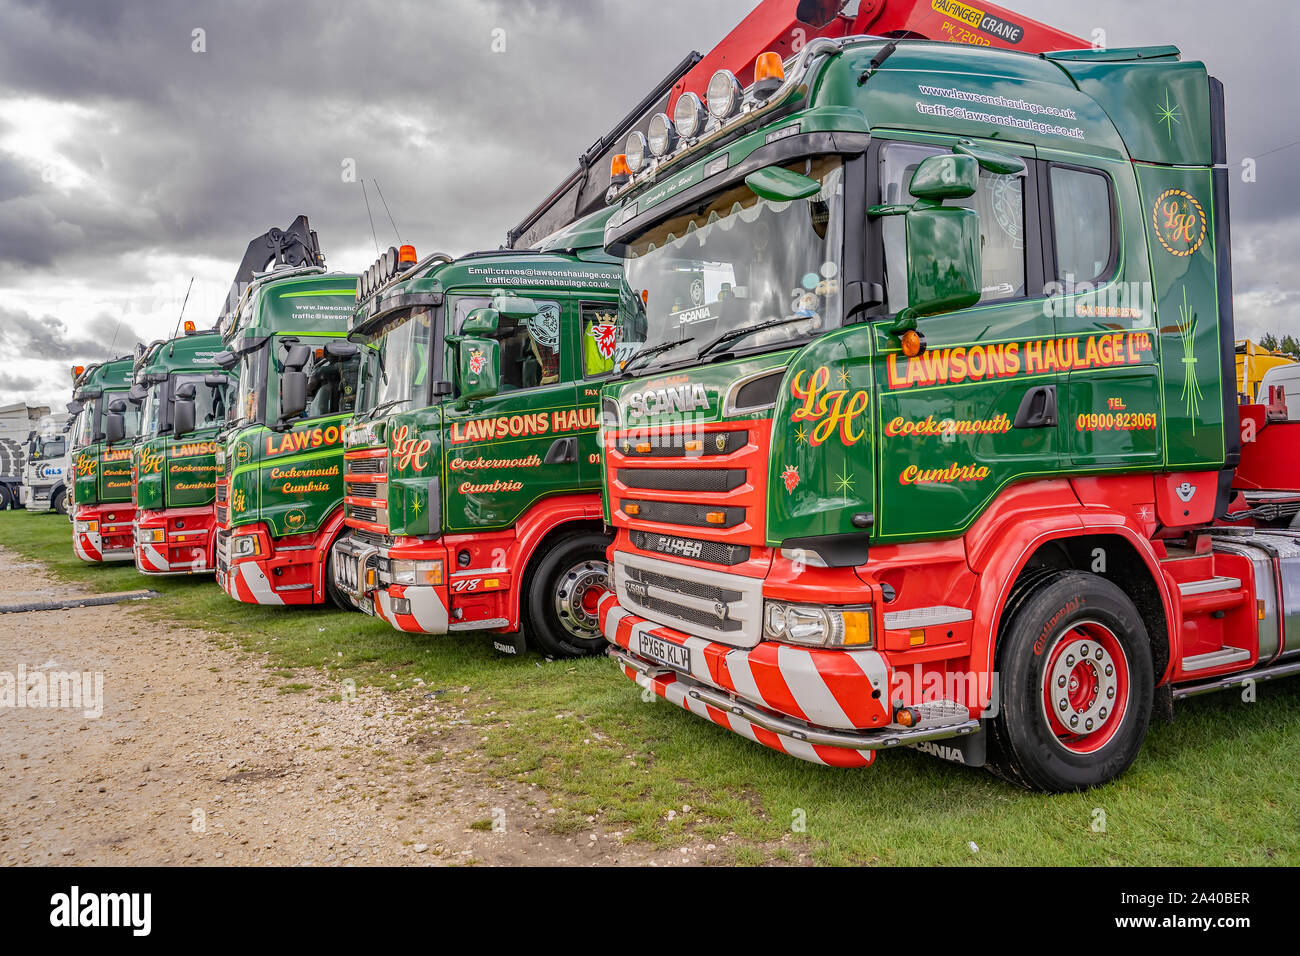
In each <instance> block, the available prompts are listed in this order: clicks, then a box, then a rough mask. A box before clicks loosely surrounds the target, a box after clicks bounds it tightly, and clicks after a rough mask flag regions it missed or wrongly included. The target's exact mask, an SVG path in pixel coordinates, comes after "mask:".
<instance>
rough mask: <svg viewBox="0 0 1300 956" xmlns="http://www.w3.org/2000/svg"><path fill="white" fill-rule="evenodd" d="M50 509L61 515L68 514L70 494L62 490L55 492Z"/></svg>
mask: <svg viewBox="0 0 1300 956" xmlns="http://www.w3.org/2000/svg"><path fill="white" fill-rule="evenodd" d="M50 508H52V509H53V510H54V511H57V512H58V513H59V514H61V515H66V514H67V513H68V493H67V492H66V491H64V490H63V489H62V488H60V489H58V490H57V491H56V492H54V497H52V498H51V499H50Z"/></svg>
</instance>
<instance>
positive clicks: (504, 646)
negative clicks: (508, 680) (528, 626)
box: [492, 631, 528, 657]
mask: <svg viewBox="0 0 1300 956" xmlns="http://www.w3.org/2000/svg"><path fill="white" fill-rule="evenodd" d="M492 646H493V647H495V648H496V649H497V651H499V652H500V653H502V654H509V655H511V656H513V657H519V656H520V655H522V654H523V653H524V651H526V650H528V644H527V643H526V642H525V641H524V632H523V631H515V632H514V633H513V634H493V635H492Z"/></svg>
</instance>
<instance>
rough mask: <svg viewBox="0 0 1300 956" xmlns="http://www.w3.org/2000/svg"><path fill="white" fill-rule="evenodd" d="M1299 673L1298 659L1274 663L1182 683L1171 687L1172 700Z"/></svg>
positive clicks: (1260, 682)
mask: <svg viewBox="0 0 1300 956" xmlns="http://www.w3.org/2000/svg"><path fill="white" fill-rule="evenodd" d="M1295 674H1300V661H1291V662H1289V663H1286V664H1274V665H1273V666H1272V667H1265V668H1263V669H1261V670H1249V671H1245V672H1242V673H1238V674H1228V675H1226V676H1224V677H1216V678H1214V679H1212V680H1208V681H1206V682H1205V683H1204V684H1183V685H1182V686H1179V687H1174V688H1173V696H1174V700H1186V699H1187V698H1188V697H1199V696H1200V695H1201V694H1209V693H1213V692H1214V691H1216V690H1227V689H1229V688H1231V687H1242V686H1245V685H1246V684H1250V683H1256V684H1262V683H1264V681H1269V680H1273V679H1274V678H1278V677H1291V676H1293V675H1295Z"/></svg>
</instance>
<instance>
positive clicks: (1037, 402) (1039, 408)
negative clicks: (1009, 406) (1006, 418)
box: [1011, 385, 1056, 428]
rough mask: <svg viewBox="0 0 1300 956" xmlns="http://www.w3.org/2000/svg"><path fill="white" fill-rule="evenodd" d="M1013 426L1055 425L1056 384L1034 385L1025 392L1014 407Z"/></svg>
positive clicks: (1043, 426) (1037, 426)
mask: <svg viewBox="0 0 1300 956" xmlns="http://www.w3.org/2000/svg"><path fill="white" fill-rule="evenodd" d="M1011 424H1012V426H1013V427H1015V428H1055V427H1056V386H1055V385H1035V386H1034V387H1033V388H1031V389H1029V390H1028V391H1027V392H1025V395H1024V397H1023V398H1022V399H1020V407H1019V408H1018V409H1016V418H1015V421H1013V422H1012V423H1011Z"/></svg>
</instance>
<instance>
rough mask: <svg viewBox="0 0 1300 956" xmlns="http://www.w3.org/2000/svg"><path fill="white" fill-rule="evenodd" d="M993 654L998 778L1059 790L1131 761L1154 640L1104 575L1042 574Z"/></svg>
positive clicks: (1147, 714)
mask: <svg viewBox="0 0 1300 956" xmlns="http://www.w3.org/2000/svg"><path fill="white" fill-rule="evenodd" d="M997 661H998V672H999V674H1000V677H1001V680H1000V685H1001V686H1000V695H1001V707H1000V709H999V712H998V715H997V716H996V717H995V718H993V719H992V720H991V721H990V727H989V744H990V760H989V767H990V769H991V770H993V771H994V772H995V773H997V774H998V775H999V776H1002V777H1004V778H1005V779H1007V780H1009V781H1011V782H1013V783H1017V784H1019V785H1021V786H1023V787H1027V788H1029V789H1032V790H1045V791H1048V792H1052V793H1060V792H1064V791H1070V790H1083V789H1086V788H1088V787H1092V786H1096V785H1097V784H1100V783H1105V782H1106V781H1108V780H1113V779H1114V778H1116V777H1118V776H1119V775H1120V774H1122V773H1123V772H1124V771H1125V770H1127V769H1128V768H1129V765H1130V764H1132V763H1133V761H1134V759H1136V757H1137V755H1138V751H1139V750H1140V749H1141V747H1142V741H1143V739H1144V738H1145V737H1146V732H1147V725H1148V724H1149V723H1150V720H1151V706H1152V698H1153V696H1154V687H1155V680H1154V675H1153V666H1152V660H1151V642H1150V639H1149V638H1148V636H1147V630H1146V626H1145V625H1144V624H1143V622H1142V618H1141V616H1140V615H1139V614H1138V612H1137V608H1135V607H1134V606H1133V602H1132V601H1131V600H1129V598H1128V595H1126V594H1125V593H1124V592H1123V591H1121V590H1120V589H1119V588H1118V587H1116V586H1115V585H1114V584H1112V583H1111V582H1110V581H1108V580H1106V579H1105V578H1101V577H1098V576H1097V575H1095V574H1087V573H1084V572H1081V571H1063V572H1060V573H1057V574H1054V575H1051V576H1050V577H1047V578H1045V579H1044V580H1042V581H1041V582H1040V583H1039V584H1038V585H1037V586H1036V587H1035V588H1034V589H1033V591H1031V592H1030V594H1028V595H1027V596H1026V597H1025V599H1024V601H1023V602H1022V603H1021V604H1020V606H1019V607H1018V608H1017V609H1016V610H1015V612H1014V614H1013V616H1012V618H1011V619H1010V620H1009V621H1007V622H1006V623H1005V624H1004V626H1003V628H1002V632H1001V634H1000V636H999V640H998V651H997Z"/></svg>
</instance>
